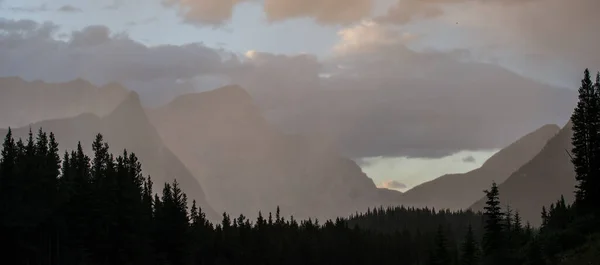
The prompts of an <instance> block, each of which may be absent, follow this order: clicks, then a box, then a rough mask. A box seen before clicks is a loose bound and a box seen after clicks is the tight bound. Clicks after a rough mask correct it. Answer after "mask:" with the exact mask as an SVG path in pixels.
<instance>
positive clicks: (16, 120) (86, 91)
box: [0, 77, 129, 128]
mask: <svg viewBox="0 0 600 265" xmlns="http://www.w3.org/2000/svg"><path fill="white" fill-rule="evenodd" d="M128 93H129V92H128V91H127V89H125V88H124V87H122V86H121V85H119V84H117V83H109V84H107V85H105V86H103V87H96V86H94V85H92V84H91V83H89V82H87V81H85V80H82V79H76V80H72V81H70V82H66V83H46V82H42V81H33V82H27V81H25V80H23V79H21V78H18V77H4V78H0V128H6V127H9V126H12V127H21V126H25V125H27V124H29V123H31V122H39V121H44V120H48V119H59V118H67V117H74V116H77V115H80V114H82V113H93V114H96V115H100V116H103V115H106V114H108V113H110V112H111V111H112V110H113V109H114V108H115V107H116V106H117V105H118V104H119V102H121V101H122V100H123V99H124V98H125V97H126V96H127V94H128Z"/></svg>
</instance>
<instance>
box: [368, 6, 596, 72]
mask: <svg viewBox="0 0 600 265" xmlns="http://www.w3.org/2000/svg"><path fill="white" fill-rule="evenodd" d="M411 3H417V1H416V0H408V1H406V0H399V1H398V4H397V5H395V6H394V7H392V8H390V10H389V11H388V13H387V14H386V15H384V16H382V17H379V18H377V19H376V20H377V21H380V22H389V23H395V24H405V23H408V22H411V21H413V20H414V19H415V18H417V17H429V18H431V17H438V18H439V19H440V20H441V21H443V22H445V23H452V24H454V23H455V22H458V21H460V25H458V26H457V27H460V28H461V29H462V30H464V31H465V32H470V33H469V34H471V36H473V37H474V38H476V39H478V40H479V41H480V42H484V44H483V45H485V46H486V47H469V48H471V49H474V48H476V49H482V50H483V52H484V53H487V54H492V55H491V56H492V57H498V58H499V59H503V60H506V57H507V54H513V55H514V57H515V58H514V59H511V60H513V61H518V62H517V64H520V65H521V66H522V68H523V69H522V71H523V72H525V73H527V74H529V75H532V76H534V75H535V76H538V77H539V78H554V77H556V76H559V77H560V79H562V80H570V81H572V82H577V79H578V78H579V77H578V76H577V78H574V77H573V76H575V75H574V72H575V71H577V73H579V72H580V71H581V70H582V69H584V68H586V67H589V68H600V53H598V52H597V50H598V49H597V45H596V43H599V42H600V32H599V31H598V30H597V27H598V25H600V16H598V15H597V14H596V13H597V12H596V11H595V10H598V9H600V1H597V0H572V1H564V0H494V1H483V0H428V1H418V3H419V4H411ZM449 4H450V5H452V4H457V5H461V6H460V8H459V9H454V10H453V11H452V10H446V11H445V12H442V8H441V7H442V5H449ZM434 10H437V11H434ZM465 45H466V46H467V45H471V44H465ZM489 47H495V48H494V49H495V50H499V51H500V52H501V55H493V54H494V52H493V51H490V48H489ZM532 57H539V58H532ZM548 62H552V63H551V64H548ZM554 65H556V66H555V67H554ZM554 79H559V78H554Z"/></svg>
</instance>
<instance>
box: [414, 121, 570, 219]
mask: <svg viewBox="0 0 600 265" xmlns="http://www.w3.org/2000/svg"><path fill="white" fill-rule="evenodd" d="M559 130H560V127H558V126H557V125H545V126H542V127H541V128H539V129H537V130H535V131H534V132H531V133H529V134H527V135H525V136H523V137H522V138H520V139H519V140H517V141H516V142H514V143H512V144H510V145H509V146H507V147H506V148H504V149H502V150H500V151H499V152H498V153H496V154H494V155H493V156H492V157H490V158H489V159H488V160H487V161H486V162H485V163H484V164H483V165H482V166H481V167H480V168H477V169H475V170H472V171H469V172H467V173H464V174H448V175H444V176H441V177H439V178H437V179H434V180H432V181H429V182H425V183H423V184H421V185H418V186H416V187H414V188H412V189H410V190H408V191H406V192H405V193H404V196H403V203H404V204H406V205H414V206H423V207H424V206H428V207H435V208H438V209H439V208H448V209H453V210H456V209H465V208H468V207H469V206H470V205H471V204H472V203H473V202H474V201H476V200H478V199H479V198H481V197H482V194H483V190H484V189H486V188H488V187H489V186H490V185H491V184H492V182H493V181H495V182H496V183H502V182H503V181H504V180H506V179H507V178H508V177H509V176H510V174H511V173H513V172H514V171H516V170H517V169H519V168H520V167H521V166H522V165H524V164H525V163H527V162H528V161H529V160H531V159H532V158H533V157H534V156H535V155H536V154H537V153H538V152H539V151H540V150H541V149H542V148H543V147H544V145H545V144H546V143H547V142H548V140H549V139H550V138H552V137H553V136H554V135H556V133H557V132H558V131H559Z"/></svg>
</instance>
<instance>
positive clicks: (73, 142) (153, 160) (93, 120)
mask: <svg viewBox="0 0 600 265" xmlns="http://www.w3.org/2000/svg"><path fill="white" fill-rule="evenodd" d="M30 128H31V129H32V130H33V131H34V132H35V131H37V130H38V129H39V128H43V129H44V131H47V132H54V134H55V135H56V139H57V141H58V142H59V143H60V144H61V146H60V149H61V152H64V151H65V150H74V149H76V148H77V142H78V141H81V143H82V146H83V148H84V151H85V152H86V153H87V154H88V155H90V156H92V155H93V152H92V142H93V140H94V138H95V136H96V134H97V133H101V134H102V135H103V136H104V140H105V141H106V142H107V143H108V144H109V146H110V149H109V152H111V153H113V154H115V155H119V154H121V153H122V152H123V149H127V150H128V151H129V152H134V153H135V154H136V155H137V156H138V158H139V159H140V162H141V163H142V170H143V173H144V174H145V175H150V176H151V177H152V181H153V182H154V192H159V193H160V192H161V191H162V188H163V186H164V183H165V182H172V181H173V180H174V179H175V178H176V179H177V181H178V182H179V183H180V184H181V186H182V187H183V189H184V191H185V192H186V194H187V195H188V200H189V202H190V203H191V200H193V199H195V200H196V201H197V203H198V204H199V205H200V206H201V207H202V209H203V210H204V211H205V212H206V214H207V217H210V218H212V219H213V220H214V219H215V218H218V216H217V215H216V213H215V212H214V211H213V210H212V208H211V207H210V206H209V205H208V204H207V202H206V199H205V195H204V191H203V190H202V188H201V187H200V184H199V183H198V181H197V180H196V179H195V178H194V176H193V175H192V174H191V173H190V172H189V170H188V169H187V168H186V167H185V166H184V165H183V164H182V163H181V161H179V160H178V159H177V157H176V156H175V155H174V154H173V153H172V152H171V151H170V150H169V148H167V147H166V146H165V145H164V144H163V143H162V141H161V138H160V136H159V135H158V133H157V132H156V129H155V128H154V127H153V126H152V124H150V122H149V121H148V118H147V116H146V114H145V111H144V109H143V108H142V106H141V104H140V101H139V97H138V95H137V94H136V93H135V92H130V94H129V95H128V96H127V97H126V98H125V99H124V100H123V101H122V102H121V103H120V104H119V105H118V106H117V107H116V108H115V110H114V111H113V112H111V113H110V114H108V115H106V116H103V117H99V116H97V115H94V114H81V115H78V116H76V117H72V118H64V119H54V120H47V121H42V122H38V123H34V124H31V125H30V126H26V127H21V128H17V129H13V133H14V135H15V136H16V137H22V138H24V139H25V138H26V137H27V134H28V133H29V129H30ZM0 135H6V130H5V129H2V130H0Z"/></svg>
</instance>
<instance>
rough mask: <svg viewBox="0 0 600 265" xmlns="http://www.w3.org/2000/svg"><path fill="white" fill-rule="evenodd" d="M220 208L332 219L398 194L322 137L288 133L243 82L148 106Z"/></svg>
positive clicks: (166, 138) (393, 198)
mask: <svg viewBox="0 0 600 265" xmlns="http://www.w3.org/2000/svg"><path fill="white" fill-rule="evenodd" d="M148 113H149V117H150V118H151V120H152V122H153V124H154V125H155V126H156V128H157V129H158V131H159V133H160V135H161V136H162V138H163V140H164V141H165V143H166V144H167V146H169V147H170V148H171V149H172V150H173V151H174V153H175V154H176V155H177V156H178V157H179V158H180V159H181V160H182V161H183V162H184V164H185V165H186V166H187V167H188V168H190V169H191V171H192V172H193V173H194V175H195V176H197V177H198V178H199V180H200V182H201V183H202V185H203V187H204V188H205V191H206V194H207V198H208V201H209V203H210V204H211V205H213V206H214V207H215V209H217V210H218V211H227V212H229V213H232V214H239V213H243V214H245V215H248V216H251V217H252V216H256V215H257V213H258V211H259V210H261V211H263V213H264V212H266V211H274V210H275V208H276V207H277V206H280V207H281V209H282V211H283V213H284V214H286V215H289V214H293V215H294V216H295V217H318V218H331V217H336V216H344V215H347V214H349V213H353V212H355V211H360V210H365V209H366V208H367V207H373V206H377V205H381V204H386V203H388V202H392V201H396V202H398V201H399V197H400V193H397V192H392V191H390V192H382V191H380V190H379V189H377V188H376V186H375V184H374V183H373V181H372V180H371V179H369V178H368V177H367V176H366V175H365V174H364V173H363V172H362V171H361V169H360V168H359V167H358V165H356V163H354V162H353V161H352V160H350V159H347V158H344V157H342V156H340V155H339V154H338V152H337V151H336V150H335V149H334V148H333V147H332V146H329V145H327V144H326V141H324V140H323V139H320V138H319V137H300V136H295V135H285V134H282V133H280V132H279V131H277V130H275V129H273V128H272V127H270V126H269V124H267V122H266V121H265V119H264V118H263V116H262V114H261V111H260V110H259V108H258V107H257V106H256V105H255V104H254V102H253V99H252V98H251V96H250V95H249V94H248V93H247V92H246V91H245V90H244V89H242V88H240V87H238V86H227V87H223V88H219V89H216V90H213V91H209V92H204V93H198V94H191V95H185V96H181V97H179V98H176V99H175V100H173V101H172V102H171V103H169V104H168V105H166V106H163V107H160V108H157V109H152V110H149V111H148Z"/></svg>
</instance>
